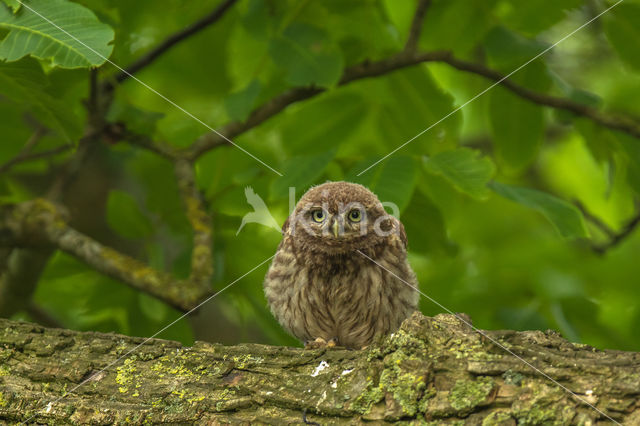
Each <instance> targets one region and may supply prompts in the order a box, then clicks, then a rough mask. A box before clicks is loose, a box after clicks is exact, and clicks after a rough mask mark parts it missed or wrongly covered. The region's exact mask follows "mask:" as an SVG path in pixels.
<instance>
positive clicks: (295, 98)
mask: <svg viewBox="0 0 640 426" xmlns="http://www.w3.org/2000/svg"><path fill="white" fill-rule="evenodd" d="M427 62H442V63H446V64H448V65H450V66H452V67H453V68H455V69H458V70H460V71H464V72H469V73H472V74H476V75H479V76H481V77H484V78H486V79H489V80H492V81H494V82H496V83H498V84H500V85H501V86H503V87H505V88H506V89H508V90H510V91H511V92H512V93H514V94H516V95H518V96H520V97H521V98H523V99H526V100H529V101H531V102H533V103H536V104H538V105H543V106H548V107H551V108H556V109H563V110H566V111H570V112H572V113H574V114H576V115H579V116H583V117H586V118H588V119H590V120H592V121H594V122H596V123H598V124H600V125H602V126H604V127H607V128H609V129H612V130H618V131H622V132H625V133H628V134H629V135H631V136H634V137H636V138H640V123H639V122H638V121H636V120H634V119H633V118H630V117H624V116H614V115H607V114H605V113H602V112H600V111H598V110H596V109H594V108H591V107H589V106H587V105H584V104H580V103H577V102H573V101H571V100H569V99H565V98H560V97H556V96H551V95H547V94H543V93H538V92H535V91H533V90H530V89H527V88H525V87H522V86H520V85H518V84H516V83H514V82H513V81H512V80H509V79H505V76H504V75H503V74H501V73H500V72H498V71H495V70H493V69H491V68H488V67H486V66H484V65H482V64H477V63H472V62H467V61H463V60H460V59H457V58H455V57H454V56H453V54H452V53H451V52H449V51H434V52H425V53H411V52H408V53H406V52H401V53H399V54H397V55H394V56H392V57H390V58H386V59H382V60H380V61H376V62H368V61H367V62H364V63H361V64H358V65H354V66H352V67H349V68H347V69H345V71H344V73H343V75H342V78H341V79H340V82H339V83H338V84H339V85H340V86H342V85H345V84H348V83H351V82H353V81H357V80H362V79H365V78H371V77H377V76H381V75H385V74H388V73H390V72H393V71H396V70H399V69H402V68H407V67H410V66H414V65H418V64H421V63H427ZM324 91H325V89H323V88H318V87H298V88H293V89H290V90H288V91H286V92H284V93H283V94H280V95H278V96H276V97H275V98H272V99H271V100H269V101H267V102H265V103H264V104H262V105H261V106H259V107H258V108H256V109H255V110H254V111H253V112H252V113H251V115H250V116H249V118H248V119H247V120H245V121H243V122H232V123H229V124H228V125H226V126H225V127H223V128H222V129H221V130H220V133H222V134H223V135H225V136H226V137H228V138H230V139H232V138H234V137H236V136H238V135H239V134H241V133H244V132H246V131H248V130H250V129H252V128H254V127H256V126H258V125H259V124H261V123H262V122H264V121H266V120H267V119H269V118H270V117H272V116H273V115H275V114H277V113H279V112H280V111H282V110H284V109H285V108H286V107H287V106H289V105H291V104H293V103H295V102H299V101H302V100H305V99H309V98H311V97H313V96H316V95H318V94H320V93H322V92H324ZM225 144H227V142H226V141H225V140H223V139H222V138H221V137H220V136H218V135H217V134H215V133H208V134H205V135H203V136H202V137H200V138H199V139H198V140H197V141H196V142H195V143H194V144H193V145H192V146H191V147H190V148H189V149H188V151H187V152H186V156H187V158H191V159H195V158H198V157H199V156H200V155H202V154H204V153H205V152H207V151H209V150H210V149H212V148H215V147H217V146H220V145H225Z"/></svg>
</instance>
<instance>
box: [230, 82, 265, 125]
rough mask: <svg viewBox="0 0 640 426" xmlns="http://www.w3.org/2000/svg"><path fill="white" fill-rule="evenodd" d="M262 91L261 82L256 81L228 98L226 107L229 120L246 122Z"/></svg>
mask: <svg viewBox="0 0 640 426" xmlns="http://www.w3.org/2000/svg"><path fill="white" fill-rule="evenodd" d="M260 90H261V85H260V81H259V80H256V79H254V80H251V83H249V85H248V86H247V87H245V88H244V89H242V90H240V91H238V92H235V93H232V94H230V95H229V96H227V97H226V98H225V100H224V106H225V108H226V109H227V114H229V118H230V119H232V120H236V121H241V120H245V119H246V118H247V117H248V116H249V114H250V113H251V110H252V109H253V107H254V106H255V103H256V100H257V99H258V95H259V94H260Z"/></svg>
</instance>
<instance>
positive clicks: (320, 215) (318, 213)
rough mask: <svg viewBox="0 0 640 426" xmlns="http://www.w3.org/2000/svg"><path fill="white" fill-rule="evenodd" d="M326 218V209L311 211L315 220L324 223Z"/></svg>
mask: <svg viewBox="0 0 640 426" xmlns="http://www.w3.org/2000/svg"><path fill="white" fill-rule="evenodd" d="M325 218H326V215H325V214H324V210H314V211H312V212H311V219H313V221H314V222H318V223H322V222H324V220H325Z"/></svg>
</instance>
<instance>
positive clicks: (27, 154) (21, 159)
mask: <svg viewBox="0 0 640 426" xmlns="http://www.w3.org/2000/svg"><path fill="white" fill-rule="evenodd" d="M45 134H46V130H45V129H42V128H39V129H37V130H36V131H35V132H34V133H33V135H31V137H30V138H29V140H28V141H27V142H26V143H25V145H24V148H23V149H22V151H20V153H19V154H18V155H16V156H15V157H13V158H12V159H11V160H9V161H7V162H6V163H4V164H2V165H0V174H2V173H6V172H8V171H9V170H10V169H11V168H12V167H13V166H15V165H17V164H19V163H25V162H27V161H33V160H39V159H41V158H46V157H51V156H54V155H57V154H60V153H62V152H65V151H68V150H70V149H71V148H72V147H73V146H72V145H61V146H59V147H56V148H52V149H49V150H46V151H40V152H33V153H32V152H31V150H32V149H33V148H34V147H35V146H36V145H37V143H38V141H39V140H40V138H41V137H42V136H44V135H45Z"/></svg>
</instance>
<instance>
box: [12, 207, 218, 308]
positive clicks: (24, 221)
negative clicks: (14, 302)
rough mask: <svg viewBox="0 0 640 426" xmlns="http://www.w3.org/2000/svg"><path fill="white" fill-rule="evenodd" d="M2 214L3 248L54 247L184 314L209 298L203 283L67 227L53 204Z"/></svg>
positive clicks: (63, 218) (62, 216) (18, 208)
mask: <svg viewBox="0 0 640 426" xmlns="http://www.w3.org/2000/svg"><path fill="white" fill-rule="evenodd" d="M0 212H1V213H2V214H1V215H0V235H2V236H3V237H4V238H3V240H0V245H8V244H10V245H14V246H15V245H20V246H24V247H28V248H29V249H33V248H38V247H44V248H49V247H52V246H53V247H54V248H57V249H59V250H62V251H64V252H66V253H68V254H70V255H72V256H74V257H76V258H78V259H79V260H81V261H83V262H84V263H86V264H87V265H88V266H90V267H91V268H93V269H95V270H96V271H98V272H101V273H103V274H105V275H107V276H110V277H112V278H115V279H117V280H119V281H121V282H123V283H125V284H127V285H129V286H131V287H133V288H135V289H138V290H140V291H143V292H145V293H148V294H150V295H152V296H155V297H157V298H158V299H160V300H163V301H164V302H166V303H168V304H169V305H171V306H173V307H175V308H176V309H179V310H182V311H187V310H189V309H191V308H193V307H194V306H195V305H196V304H197V302H199V301H200V300H201V299H203V298H204V297H205V296H207V295H208V294H209V293H208V291H207V290H206V289H203V288H202V286H201V285H200V283H192V282H190V281H188V280H178V279H176V278H174V277H173V276H171V275H170V274H167V273H164V272H161V271H157V270H155V269H153V268H151V267H149V266H148V265H146V264H145V263H143V262H141V261H139V260H136V259H134V258H132V257H129V256H127V255H124V254H122V253H120V252H118V251H116V250H113V249H111V248H109V247H106V246H103V245H102V244H100V243H99V242H97V241H95V240H93V239H92V238H90V237H88V236H86V235H84V234H82V233H80V232H78V231H76V230H74V229H73V228H71V227H69V226H68V225H67V223H66V218H65V216H64V215H63V214H62V213H61V211H60V210H59V209H58V208H57V207H56V206H55V205H54V204H52V203H50V202H49V201H46V200H43V199H36V200H33V201H29V202H25V203H21V204H18V205H15V206H4V207H3V209H2V210H1V211H0Z"/></svg>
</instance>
